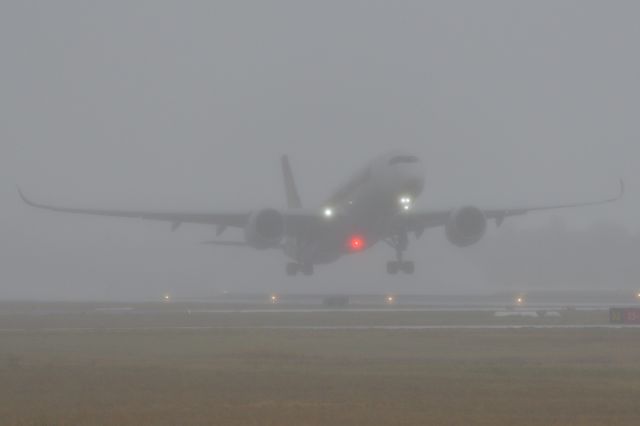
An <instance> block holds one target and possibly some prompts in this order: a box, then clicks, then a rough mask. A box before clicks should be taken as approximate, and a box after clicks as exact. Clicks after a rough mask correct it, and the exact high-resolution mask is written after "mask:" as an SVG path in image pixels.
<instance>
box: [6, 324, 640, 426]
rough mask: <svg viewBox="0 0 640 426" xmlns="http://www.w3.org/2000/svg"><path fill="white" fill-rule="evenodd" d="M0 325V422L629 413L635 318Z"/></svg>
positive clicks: (580, 418)
mask: <svg viewBox="0 0 640 426" xmlns="http://www.w3.org/2000/svg"><path fill="white" fill-rule="evenodd" d="M0 338H1V339H2V346H1V347H0V383H1V386H0V419H2V420H1V421H0V423H1V424H3V425H4V424H7V425H140V424H154V425H185V424H194V425H199V424H202V425H205V424H206V425H210V424H216V425H218V424H219V425H236V424H238V425H240V424H241V425H283V424H291V425H342V424H345V425H347V424H348V425H351V424H363V425H365V424H366V425H378V424H380V425H382V424H384V425H388V424H394V425H405V424H406V425H409V424H420V425H423V424H431V425H439V424H441V425H469V424H480V425H499V424H505V425H506V424H522V425H568V424H571V425H601V424H609V425H611V424H620V425H622V424H628V425H637V424H640V403H639V401H640V330H638V331H636V330H493V331H491V330H489V331H486V330H485V331H482V330H477V331H464V330H457V331H452V330H431V331H381V330H367V331H339V330H333V331H302V330H300V331H295V330H263V331H259V330H248V329H243V330H215V331H201V332H194V331H189V332H166V331H164V332H161V331H158V332H149V331H147V332H139V331H138V332H127V333H110V332H87V333H44V332H24V333H6V334H2V335H1V336H0Z"/></svg>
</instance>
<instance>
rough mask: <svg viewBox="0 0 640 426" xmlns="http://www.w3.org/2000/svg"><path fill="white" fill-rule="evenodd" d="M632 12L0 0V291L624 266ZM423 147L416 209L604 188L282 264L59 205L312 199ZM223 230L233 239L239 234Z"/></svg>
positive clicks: (612, 279) (272, 285)
mask: <svg viewBox="0 0 640 426" xmlns="http://www.w3.org/2000/svg"><path fill="white" fill-rule="evenodd" d="M639 13H640V4H638V3H637V2H633V1H622V0H620V1H612V2H602V1H585V0H574V1H569V0H563V1H535V2H522V1H519V2H514V1H508V0H504V1H483V2H475V1H439V2H436V1H429V2H421V1H412V2H410V1H394V2H386V1H366V2H365V1H349V2H345V1H322V2H301V1H270V2H258V1H254V2H238V1H227V2H206V1H192V2H177V1H176V2H170V1H110V2H83V1H56V2H46V1H40V2H25V1H4V2H2V4H1V5H0V55H1V56H0V58H1V60H2V68H1V70H2V71H1V72H0V269H1V270H2V275H1V277H2V279H1V280H0V299H15V298H34V299H91V298H109V299H127V298H150V297H157V295H159V294H161V293H163V292H166V291H169V292H171V293H172V294H175V295H177V296H184V297H203V296H210V295H214V294H216V293H218V292H220V291H237V292H253V291H260V292H270V291H289V292H313V293H319V292H320V293H321V292H337V291H341V292H381V291H394V292H406V293H432V292H438V293H443V292H488V291H495V290H496V289H505V288H510V286H513V288H521V287H526V288H537V287H541V288H545V289H549V288H556V287H557V288H599V289H602V288H626V287H629V286H633V285H634V282H637V281H638V276H639V275H640V271H639V270H638V268H637V266H636V263H637V262H635V259H636V258H637V255H638V254H639V252H640V242H639V238H640V237H639V236H638V234H637V232H638V231H639V228H638V225H637V222H636V218H637V217H639V216H640V202H639V201H638V199H637V198H636V195H635V194H636V192H635V187H636V186H637V184H638V182H640V169H639V168H638V167H637V161H638V160H637V159H638V158H640V144H638V141H639V140H640V131H639V129H638V117H639V114H640V84H638V76H640V57H639V56H638V54H637V45H638V41H639V40H640V27H638V25H637V19H638V18H637V17H638V16H639ZM394 148H403V149H405V150H408V151H410V152H412V153H415V154H416V155H418V156H420V157H421V159H422V160H423V161H424V162H425V164H426V166H427V176H428V183H427V186H426V188H425V191H424V192H423V194H422V196H421V198H420V199H419V201H418V204H417V206H416V208H417V209H429V208H443V207H456V206H460V205H466V204H474V205H477V206H479V207H482V208H484V207H487V208H489V207H510V206H520V205H525V206H528V205H536V204H547V203H555V202H572V201H581V200H589V199H598V198H602V197H607V196H610V195H614V194H615V192H616V190H617V186H616V185H617V180H618V178H620V177H622V178H624V179H625V181H626V184H627V187H628V191H627V194H626V197H625V199H624V200H622V201H621V202H619V203H616V204H613V205H608V206H599V207H590V208H584V209H576V210H567V211H561V212H552V213H539V214H535V215H530V216H527V217H522V218H512V219H508V220H507V222H506V223H505V224H504V225H503V227H501V228H499V229H497V230H496V229H495V226H494V225H493V224H492V225H491V226H490V229H489V231H488V234H487V236H486V237H485V239H484V240H483V241H481V242H480V243H479V244H478V245H476V246H474V247H471V248H469V249H458V248H455V247H451V246H450V245H449V244H448V243H447V242H446V240H445V239H444V238H443V236H442V231H441V230H432V231H428V232H427V233H426V234H425V235H424V236H423V237H422V239H421V240H419V241H417V242H414V243H413V244H412V246H411V249H410V252H409V254H408V257H409V258H411V259H413V260H415V261H416V266H417V270H416V274H415V275H414V276H412V277H407V276H398V277H389V276H387V275H386V273H385V267H384V263H385V262H386V261H387V260H389V259H391V258H392V256H393V251H392V250H391V249H390V248H389V247H386V246H385V245H379V246H376V247H375V248H374V249H372V250H370V251H368V252H366V253H364V254H359V255H357V256H356V255H354V256H351V257H347V258H343V259H341V260H340V261H338V262H337V263H335V264H332V265H328V266H324V267H323V266H320V267H317V268H316V274H315V276H314V277H310V278H298V279H291V278H286V277H285V276H284V271H283V269H284V266H283V265H284V263H285V262H286V258H285V257H284V256H283V255H282V253H280V252H278V251H272V252H259V251H253V250H250V249H246V250H244V249H236V248H224V247H205V246H202V245H200V244H199V243H200V242H201V241H204V240H209V239H211V238H212V237H213V236H214V235H215V229H214V228H212V227H206V226H199V225H184V226H183V227H181V228H180V229H179V230H178V231H176V232H173V233H172V232H170V225H168V224H162V223H153V222H143V221H137V220H127V219H111V218H95V217H81V216H72V215H70V216H66V215H60V214H55V213H48V212H43V211H38V210H35V209H30V208H28V207H27V206H25V205H24V204H22V203H21V201H20V199H19V198H18V196H17V193H16V184H19V185H20V187H21V188H22V189H24V190H25V191H26V192H27V193H28V194H29V195H30V196H32V197H33V198H35V199H37V200H41V201H45V202H52V203H58V204H65V203H66V204H71V205H79V206H89V207H108V208H121V209H181V210H245V209H253V208H258V207H266V206H272V207H284V205H285V201H284V190H283V187H282V181H281V176H280V168H279V164H278V160H279V156H280V155H281V154H283V153H287V154H289V156H290V158H291V161H292V166H293V169H294V173H295V175H296V180H297V183H298V186H299V190H300V192H301V196H302V199H303V200H302V201H303V203H305V205H308V206H316V205H319V204H320V203H322V200H323V199H324V198H326V197H328V196H329V195H330V193H331V192H332V191H333V189H335V187H336V186H338V185H339V184H340V183H341V182H343V181H344V180H345V179H347V178H348V177H349V175H350V174H351V173H352V172H353V171H355V170H356V169H357V168H359V167H360V166H362V165H363V164H364V163H365V162H366V161H368V160H369V159H370V158H371V157H373V156H375V155H377V154H379V153H381V152H385V151H387V150H390V149H394ZM225 237H226V238H227V239H234V238H237V239H240V238H241V237H242V234H241V233H240V232H234V231H233V230H230V231H227V233H225Z"/></svg>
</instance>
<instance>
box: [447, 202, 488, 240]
mask: <svg viewBox="0 0 640 426" xmlns="http://www.w3.org/2000/svg"><path fill="white" fill-rule="evenodd" d="M486 230H487V218H486V217H485V216H484V213H483V212H482V210H480V209H479V208H477V207H471V206H467V207H461V208H458V209H455V210H454V211H452V212H451V214H450V215H449V221H448V222H447V225H446V227H445V234H446V235H447V239H448V240H449V242H450V243H451V244H453V245H454V246H457V247H467V246H470V245H472V244H475V243H477V242H478V241H480V239H481V238H482V237H483V236H484V233H485V231H486Z"/></svg>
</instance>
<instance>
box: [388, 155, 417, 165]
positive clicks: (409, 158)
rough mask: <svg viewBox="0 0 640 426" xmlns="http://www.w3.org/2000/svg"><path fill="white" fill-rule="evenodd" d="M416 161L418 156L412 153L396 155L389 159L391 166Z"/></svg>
mask: <svg viewBox="0 0 640 426" xmlns="http://www.w3.org/2000/svg"><path fill="white" fill-rule="evenodd" d="M418 161H419V160H418V157H415V156H413V155H398V156H396V157H393V158H392V159H391V160H389V165H390V166H393V165H394V164H400V163H417V162H418Z"/></svg>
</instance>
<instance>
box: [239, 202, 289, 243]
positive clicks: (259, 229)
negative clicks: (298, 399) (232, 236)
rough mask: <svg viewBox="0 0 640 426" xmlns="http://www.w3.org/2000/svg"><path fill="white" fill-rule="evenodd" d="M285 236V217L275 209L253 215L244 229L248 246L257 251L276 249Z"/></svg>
mask: <svg viewBox="0 0 640 426" xmlns="http://www.w3.org/2000/svg"><path fill="white" fill-rule="evenodd" d="M283 236H284V217H283V216H282V214H281V213H280V212H279V211H277V210H274V209H262V210H258V211H256V212H253V213H252V214H251V217H250V218H249V224H248V225H247V226H246V227H245V229H244V238H245V241H246V242H247V244H249V245H250V246H251V247H253V248H257V249H261V250H264V249H268V248H271V247H275V246H277V245H278V244H280V242H281V241H282V237H283Z"/></svg>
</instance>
